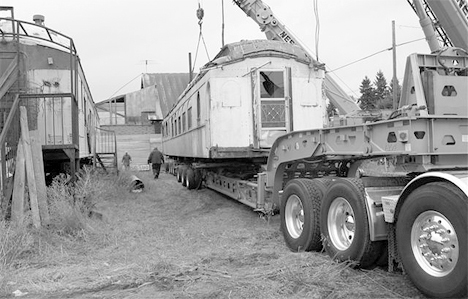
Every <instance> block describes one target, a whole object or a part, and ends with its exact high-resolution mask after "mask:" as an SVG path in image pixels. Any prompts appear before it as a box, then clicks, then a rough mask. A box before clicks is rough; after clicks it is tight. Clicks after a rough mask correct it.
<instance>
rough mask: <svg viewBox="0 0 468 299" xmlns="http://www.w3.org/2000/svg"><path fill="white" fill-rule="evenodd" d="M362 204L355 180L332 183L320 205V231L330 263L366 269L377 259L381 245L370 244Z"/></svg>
mask: <svg viewBox="0 0 468 299" xmlns="http://www.w3.org/2000/svg"><path fill="white" fill-rule="evenodd" d="M365 200H366V199H365V195H364V186H363V184H362V182H361V181H360V180H359V179H353V178H336V179H334V180H333V182H331V185H330V187H329V188H328V190H327V193H326V194H325V196H324V198H323V201H322V209H321V212H320V227H321V229H322V238H323V246H324V247H325V251H326V252H327V253H328V255H329V256H330V257H331V258H332V259H334V260H336V261H339V262H345V261H349V260H352V261H355V262H357V265H358V266H359V267H361V268H370V267H372V266H374V264H375V262H376V261H377V259H378V258H379V257H380V256H381V254H382V250H383V245H384V242H382V241H380V242H372V241H371V240H370V234H369V224H368V216H367V209H366V203H365Z"/></svg>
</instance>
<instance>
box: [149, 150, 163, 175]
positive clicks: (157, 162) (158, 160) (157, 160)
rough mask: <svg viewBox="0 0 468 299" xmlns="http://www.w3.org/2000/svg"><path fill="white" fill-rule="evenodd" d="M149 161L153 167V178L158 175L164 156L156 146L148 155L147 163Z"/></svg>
mask: <svg viewBox="0 0 468 299" xmlns="http://www.w3.org/2000/svg"><path fill="white" fill-rule="evenodd" d="M150 163H151V167H152V169H153V175H154V178H155V179H157V178H158V177H159V171H160V170H161V164H162V163H164V156H163V154H162V153H161V152H160V151H159V150H158V148H157V147H155V148H154V150H153V151H152V152H151V154H150V155H149V157H148V164H150Z"/></svg>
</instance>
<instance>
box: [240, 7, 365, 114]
mask: <svg viewBox="0 0 468 299" xmlns="http://www.w3.org/2000/svg"><path fill="white" fill-rule="evenodd" d="M234 3H235V4H236V5H237V6H239V8H240V9H242V10H243V11H244V12H245V13H246V14H247V16H249V17H250V18H251V19H252V20H254V21H255V22H256V23H257V24H258V25H259V26H260V29H261V30H262V32H264V33H265V35H266V37H267V39H269V40H278V41H284V42H286V43H291V44H295V45H298V46H300V47H301V48H302V49H303V50H304V51H305V52H306V53H307V54H308V55H309V56H310V58H311V59H312V60H313V55H312V54H311V53H310V52H309V51H308V50H307V48H306V47H304V46H303V45H302V44H301V43H300V41H299V40H297V39H296V38H295V37H294V35H293V34H292V33H291V32H289V31H288V29H286V26H284V25H283V24H282V23H281V22H280V21H278V19H277V18H276V17H275V16H274V14H273V12H272V11H271V9H270V7H269V6H268V5H266V4H265V3H263V1H261V0H234ZM313 61H314V63H316V64H319V62H318V61H315V60H313ZM324 85H325V93H326V95H327V98H328V99H329V100H330V101H331V102H332V103H333V105H334V106H335V107H336V108H337V109H338V111H339V112H340V113H341V114H351V113H355V112H357V111H360V110H361V109H360V108H359V106H358V105H357V104H356V102H355V101H353V100H352V99H351V97H350V96H348V95H347V94H346V92H344V90H343V89H342V88H341V87H340V86H339V85H338V84H337V83H336V81H335V80H333V78H332V77H331V76H330V75H329V74H327V73H325V80H324Z"/></svg>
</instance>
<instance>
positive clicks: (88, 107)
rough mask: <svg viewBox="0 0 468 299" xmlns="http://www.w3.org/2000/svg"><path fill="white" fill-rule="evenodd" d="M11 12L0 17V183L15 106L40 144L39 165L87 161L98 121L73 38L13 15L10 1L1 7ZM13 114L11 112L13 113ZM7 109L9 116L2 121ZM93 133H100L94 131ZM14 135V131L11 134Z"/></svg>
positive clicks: (69, 167) (39, 19)
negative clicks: (1, 155)
mask: <svg viewBox="0 0 468 299" xmlns="http://www.w3.org/2000/svg"><path fill="white" fill-rule="evenodd" d="M2 11H4V12H5V11H6V12H11V17H6V18H0V31H1V33H2V36H1V39H2V41H1V43H0V53H1V59H0V69H1V70H2V73H3V76H2V82H1V84H2V90H3V91H5V92H2V94H1V101H2V117H4V119H2V123H3V124H5V125H4V126H3V125H2V138H3V139H2V144H1V146H2V151H5V152H8V153H13V154H10V155H5V157H4V158H2V189H4V188H3V187H5V186H3V185H4V184H5V182H6V180H5V179H6V178H8V173H9V172H11V170H9V168H11V167H10V164H11V165H14V156H15V155H14V153H16V145H17V142H18V138H19V136H18V132H19V128H18V126H16V125H15V124H18V123H19V121H16V120H18V119H19V110H20V109H19V108H18V107H19V106H24V107H26V111H27V117H28V124H29V130H30V132H31V134H32V136H35V138H36V139H37V140H38V141H39V143H40V144H41V146H42V153H43V157H44V165H45V171H46V173H48V174H49V175H51V177H52V176H53V175H55V174H58V173H62V172H68V173H71V174H74V173H75V170H76V169H78V167H79V165H80V164H82V163H90V162H91V161H92V160H93V157H94V153H95V152H96V134H97V127H98V126H99V121H98V114H97V111H96V108H95V104H94V101H93V98H92V96H91V92H90V88H89V86H88V83H87V80H86V77H85V74H84V71H83V68H82V65H81V62H80V59H79V57H78V54H77V50H76V48H75V44H74V42H73V40H72V39H71V38H70V37H68V36H66V35H63V34H62V33H59V32H58V31H55V30H53V29H50V28H48V27H46V26H45V24H44V17H43V16H41V15H36V16H34V22H26V21H21V20H17V19H14V18H13V8H12V7H2ZM15 114H16V115H17V116H16V117H13V115H15ZM8 115H10V118H11V119H14V120H15V121H12V122H10V123H8V122H6V121H5V119H6V116H8ZM98 134H100V133H99V132H98ZM15 136H16V137H15Z"/></svg>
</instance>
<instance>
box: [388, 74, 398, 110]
mask: <svg viewBox="0 0 468 299" xmlns="http://www.w3.org/2000/svg"><path fill="white" fill-rule="evenodd" d="M396 83H397V88H396V90H394V88H393V80H392V81H391V82H390V87H389V88H388V90H389V92H390V97H391V98H392V108H394V109H396V108H397V107H393V93H394V92H396V94H397V106H398V101H400V96H401V85H400V82H399V81H398V79H397V82H396Z"/></svg>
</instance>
